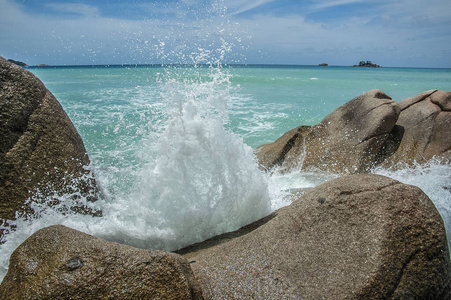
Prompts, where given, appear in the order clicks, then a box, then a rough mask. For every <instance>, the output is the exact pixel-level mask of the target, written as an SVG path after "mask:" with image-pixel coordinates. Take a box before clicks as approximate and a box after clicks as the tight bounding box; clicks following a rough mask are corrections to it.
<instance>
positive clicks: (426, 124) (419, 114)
mask: <svg viewBox="0 0 451 300" xmlns="http://www.w3.org/2000/svg"><path fill="white" fill-rule="evenodd" d="M399 105H400V107H401V113H400V115H399V119H398V121H397V123H396V124H397V126H398V130H400V131H401V134H398V135H397V136H398V140H399V142H396V141H395V142H393V141H392V140H389V141H388V143H392V144H398V146H397V148H396V151H392V152H393V153H392V154H389V155H386V157H384V159H383V161H382V163H381V165H382V166H383V167H387V168H390V167H396V166H397V165H401V166H404V165H406V164H407V165H412V164H414V163H420V164H423V163H425V162H427V161H428V160H430V159H431V158H437V159H438V160H441V161H443V162H445V163H449V162H451V92H444V91H437V90H430V91H426V92H423V93H420V94H418V95H416V96H414V97H410V98H406V99H404V100H402V101H400V102H399ZM395 137H396V135H395Z"/></svg>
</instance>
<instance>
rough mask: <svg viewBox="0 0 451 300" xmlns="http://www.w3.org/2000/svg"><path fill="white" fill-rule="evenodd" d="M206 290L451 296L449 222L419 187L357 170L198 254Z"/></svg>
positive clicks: (250, 295)
mask: <svg viewBox="0 0 451 300" xmlns="http://www.w3.org/2000/svg"><path fill="white" fill-rule="evenodd" d="M187 255H189V257H190V258H189V259H190V260H193V263H192V264H191V266H192V268H193V271H194V273H195V275H196V277H197V278H198V280H199V281H200V283H201V285H202V289H203V294H204V297H205V298H206V299H450V297H451V294H450V280H451V267H450V260H449V252H448V246H447V240H446V234H445V229H444V225H443V221H442V219H441V217H440V215H439V213H438V212H437V210H436V208H435V206H434V205H433V203H432V202H431V201H430V199H429V198H428V197H427V196H426V195H425V194H424V193H423V192H422V191H421V190H420V189H418V188H417V187H414V186H409V185H405V184H401V183H399V182H398V181H395V180H392V179H390V178H387V177H383V176H379V175H348V176H344V177H341V178H339V179H335V180H333V181H330V182H328V183H325V184H323V185H321V186H318V187H317V188H315V189H313V190H311V191H309V192H307V193H306V194H305V195H304V196H302V197H301V198H299V199H298V200H296V201H295V202H293V203H292V204H291V205H290V206H288V207H285V208H281V209H280V210H278V211H277V212H276V215H275V217H274V218H272V219H271V220H269V221H268V222H267V223H266V224H264V225H262V226H260V227H258V228H257V229H255V230H253V231H252V232H250V233H247V234H245V235H243V236H241V237H239V238H235V239H232V240H230V241H227V242H224V243H222V244H219V245H216V246H213V247H211V248H207V249H203V250H200V251H198V252H196V253H194V255H190V254H187Z"/></svg>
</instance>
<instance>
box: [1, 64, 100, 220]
mask: <svg viewBox="0 0 451 300" xmlns="http://www.w3.org/2000/svg"><path fill="white" fill-rule="evenodd" d="M0 111H1V114H0V140H1V141H2V142H1V143H0V223H1V222H2V221H4V220H6V219H9V220H12V219H14V218H15V213H16V212H24V211H27V208H26V207H25V206H24V202H25V201H26V200H27V199H28V198H29V197H30V196H33V195H37V192H39V196H40V198H42V199H47V198H48V196H49V195H54V194H56V195H61V194H66V193H70V194H73V195H75V197H79V196H82V197H87V198H88V200H91V201H94V200H95V199H96V198H97V190H96V187H95V181H94V178H93V176H92V174H91V173H90V172H89V171H88V170H86V169H85V167H86V166H87V165H88V164H89V158H88V155H87V153H86V149H85V147H84V144H83V141H82V140H81V138H80V136H79V134H78V132H77V130H76V129H75V127H74V125H73V124H72V122H71V121H70V119H69V117H68V116H67V115H66V113H65V112H64V110H63V108H62V107H61V105H60V104H59V102H58V101H57V100H56V99H55V97H54V96H53V95H52V94H51V93H50V91H48V90H47V89H46V88H45V86H44V84H43V83H42V82H41V81H40V80H39V79H38V78H36V77H35V76H34V75H33V74H32V73H31V72H29V71H27V70H26V69H24V68H21V67H19V66H17V65H14V64H12V63H10V62H8V61H6V60H5V59H3V58H1V57H0ZM80 210H81V211H83V209H82V208H81V209H80ZM85 212H86V211H85ZM91 213H93V212H91Z"/></svg>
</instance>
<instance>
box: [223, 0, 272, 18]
mask: <svg viewBox="0 0 451 300" xmlns="http://www.w3.org/2000/svg"><path fill="white" fill-rule="evenodd" d="M274 1H276V0H253V1H230V2H228V3H227V6H228V7H229V10H230V11H231V14H232V15H238V14H242V13H244V12H247V11H250V10H252V9H255V8H257V7H260V6H262V5H264V4H266V3H270V2H274Z"/></svg>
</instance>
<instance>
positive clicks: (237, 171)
mask: <svg viewBox="0 0 451 300" xmlns="http://www.w3.org/2000/svg"><path fill="white" fill-rule="evenodd" d="M29 71H31V72H32V73H34V74H35V75H36V76H37V77H38V78H39V79H40V80H41V81H42V82H43V83H44V84H45V86H46V87H47V88H48V89H49V90H50V91H51V92H52V93H53V94H54V95H55V97H56V98H57V99H58V100H59V102H60V103H61V105H62V106H63V108H64V110H65V111H66V113H67V114H68V116H69V117H70V119H71V120H72V122H73V123H74V125H75V127H76V129H77V130H78V132H79V134H80V136H81V137H82V139H83V141H84V144H85V147H86V149H87V152H88V154H89V157H90V159H91V164H90V165H89V166H88V168H89V169H90V170H92V172H93V174H94V175H95V178H96V181H97V183H98V186H99V188H100V191H101V197H100V199H99V200H98V201H97V202H95V203H87V205H90V206H92V207H93V208H96V209H101V210H102V213H103V215H102V217H92V216H87V215H80V214H75V213H68V210H67V209H63V208H64V207H65V208H67V207H70V206H71V205H73V204H72V203H71V201H72V200H71V197H70V195H65V196H62V197H60V198H61V204H60V206H56V207H55V206H54V207H48V206H46V205H43V204H42V203H35V202H34V199H33V198H31V199H30V200H29V205H31V206H32V207H34V208H35V210H36V213H35V214H33V215H28V216H23V215H17V217H18V219H17V220H16V221H13V222H12V223H13V224H14V225H15V226H16V229H15V230H13V231H10V232H9V233H8V234H7V235H6V236H5V237H4V240H3V242H4V243H3V244H1V245H0V279H1V278H3V276H4V275H5V274H6V272H7V270H8V263H9V256H10V255H11V253H12V252H13V251H14V249H15V248H16V247H17V246H19V245H20V243H22V242H23V241H24V240H25V239H26V238H28V237H29V236H30V235H31V234H33V233H34V232H36V231H37V230H39V229H40V228H43V227H47V226H50V225H53V224H62V225H65V226H68V227H71V228H74V229H77V230H80V231H83V232H86V233H88V234H92V235H94V236H97V237H99V238H103V239H107V240H110V241H115V242H119V243H124V244H128V245H131V246H134V247H138V248H144V249H161V250H165V251H173V250H177V249H180V248H182V247H185V246H188V245H190V244H193V243H197V242H200V241H203V240H206V239H208V238H210V237H213V236H215V235H218V234H221V233H224V232H228V231H233V230H236V229H238V228H240V227H242V226H244V225H246V224H248V223H251V222H253V221H255V220H258V219H260V218H262V217H264V216H266V215H268V214H270V213H271V212H272V211H274V210H276V209H278V208H280V207H283V206H286V205H289V204H290V203H291V201H293V199H294V198H295V197H294V196H293V194H296V193H302V192H303V191H305V190H307V189H309V188H313V187H315V186H318V185H320V184H322V183H324V182H326V181H328V180H331V179H333V178H336V177H338V176H340V175H339V174H331V173H325V172H321V171H312V170H310V171H308V172H306V171H294V172H293V173H288V174H287V173H283V174H282V173H280V172H278V171H277V170H273V171H272V172H265V171H262V170H260V169H259V168H258V165H257V162H256V158H255V156H254V154H253V151H254V150H255V148H256V147H258V146H260V145H262V144H265V143H270V142H273V141H275V140H276V139H277V138H279V137H280V136H281V135H282V134H283V133H285V132H286V131H288V130H290V129H292V128H295V127H297V126H300V125H315V124H317V123H319V122H320V121H321V120H322V119H323V118H324V117H325V116H327V115H328V114H330V113H331V112H332V111H334V110H335V109H337V108H338V107H339V106H341V105H343V104H344V103H346V102H347V101H349V100H351V99H352V98H354V97H356V96H358V95H360V94H362V93H364V92H367V91H369V90H371V89H380V90H382V91H383V92H385V93H386V94H387V95H389V96H390V97H391V98H392V99H393V100H395V101H400V100H402V99H404V98H407V97H411V96H414V95H416V94H418V93H420V92H423V91H426V90H430V89H438V90H445V91H451V69H426V68H386V67H383V68H357V67H339V66H329V67H320V66H290V65H228V64H207V65H203V64H199V65H196V64H194V65H102V66H60V67H34V68H33V67H30V68H29ZM373 172H374V173H376V174H380V175H385V176H388V177H391V178H394V179H396V180H399V181H401V182H403V183H406V184H412V185H416V186H418V187H420V188H421V189H422V190H423V191H424V192H425V193H426V194H427V195H428V196H429V197H430V198H431V200H432V201H433V202H434V203H435V205H436V207H437V209H438V211H439V212H440V214H441V216H442V217H443V219H444V222H445V224H446V228H447V231H448V234H450V233H451V166H450V165H443V164H438V163H436V162H435V161H433V160H432V161H430V162H429V163H427V164H426V165H415V166H411V167H405V168H402V169H400V170H397V171H390V170H386V169H375V170H374V171H373ZM449 240H451V239H449Z"/></svg>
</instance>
